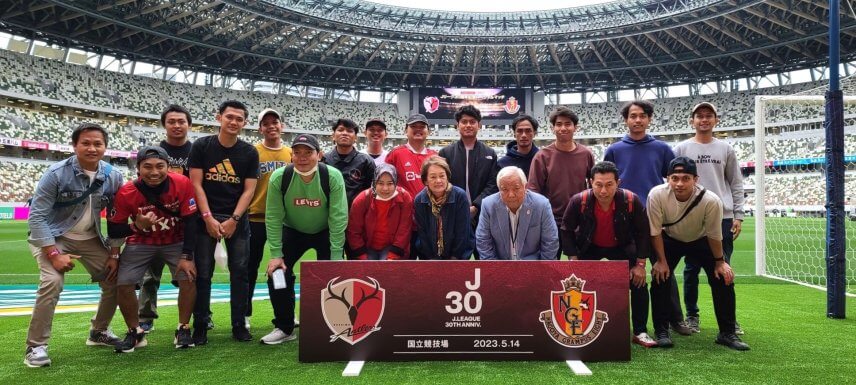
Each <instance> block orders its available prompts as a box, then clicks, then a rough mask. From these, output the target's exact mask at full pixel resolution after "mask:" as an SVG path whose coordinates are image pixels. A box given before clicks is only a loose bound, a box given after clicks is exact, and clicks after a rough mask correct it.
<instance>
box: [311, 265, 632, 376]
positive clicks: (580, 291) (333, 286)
mask: <svg viewBox="0 0 856 385" xmlns="http://www.w3.org/2000/svg"><path fill="white" fill-rule="evenodd" d="M300 269H301V275H300V281H301V282H300V283H301V290H300V320H301V322H300V325H301V326H300V348H299V359H300V361H301V362H322V361H415V360H542V361H558V360H566V361H569V360H575V361H576V360H579V361H587V362H591V361H628V360H630V323H629V316H628V313H629V311H628V302H629V278H628V272H627V262H621V261H575V262H567V261H562V262H559V261H395V262H390V261H318V262H304V263H303V264H301V267H300Z"/></svg>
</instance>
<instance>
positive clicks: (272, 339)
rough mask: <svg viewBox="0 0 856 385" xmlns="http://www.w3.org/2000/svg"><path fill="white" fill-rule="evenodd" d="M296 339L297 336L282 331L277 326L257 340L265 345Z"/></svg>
mask: <svg viewBox="0 0 856 385" xmlns="http://www.w3.org/2000/svg"><path fill="white" fill-rule="evenodd" d="M296 339H297V336H296V335H294V333H292V334H286V333H285V332H284V331H282V330H280V329H279V328H274V329H273V331H272V332H270V333H268V335H266V336H264V337H262V339H261V340H259V342H261V343H263V344H265V345H277V344H281V343H283V342H286V341H294V340H296Z"/></svg>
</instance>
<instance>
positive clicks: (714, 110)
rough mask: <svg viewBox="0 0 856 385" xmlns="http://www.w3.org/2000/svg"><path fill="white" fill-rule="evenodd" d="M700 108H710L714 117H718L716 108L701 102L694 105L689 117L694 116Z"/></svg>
mask: <svg viewBox="0 0 856 385" xmlns="http://www.w3.org/2000/svg"><path fill="white" fill-rule="evenodd" d="M702 107H707V108H710V109H711V110H712V111H713V114H714V115H715V116H719V113H718V112H717V111H716V106H714V105H713V103H709V102H701V103H699V104H696V105H695V107H693V109H692V111H691V112H690V116H693V115H695V113H696V111H697V110H698V109H699V108H702Z"/></svg>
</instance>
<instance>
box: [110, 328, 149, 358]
mask: <svg viewBox="0 0 856 385" xmlns="http://www.w3.org/2000/svg"><path fill="white" fill-rule="evenodd" d="M148 344H149V342H148V340H146V333H142V332H140V333H137V330H136V329H129V330H128V333H127V334H125V339H124V340H123V341H120V342H118V343H116V348H115V351H116V353H131V352H133V351H134V348H141V347H143V346H146V345H148Z"/></svg>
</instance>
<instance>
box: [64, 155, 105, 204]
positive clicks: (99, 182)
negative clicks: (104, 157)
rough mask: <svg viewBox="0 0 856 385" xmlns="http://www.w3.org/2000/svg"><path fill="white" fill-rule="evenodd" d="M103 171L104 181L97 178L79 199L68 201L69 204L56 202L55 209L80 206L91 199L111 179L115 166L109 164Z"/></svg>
mask: <svg viewBox="0 0 856 385" xmlns="http://www.w3.org/2000/svg"><path fill="white" fill-rule="evenodd" d="M103 171H104V179H103V180H101V179H98V178H95V180H94V181H92V183H90V184H89V188H88V189H86V191H84V192H83V194H81V195H80V196H79V197H77V198H74V199H72V200H70V201H67V202H54V205H53V208H55V209H59V208H63V207H69V206H74V205H76V204H79V203H80V202H83V201H84V200H86V199H87V198H89V196H90V195H92V193H94V192H95V190H98V189H100V188H101V186H103V185H104V181H106V180H107V178H109V177H110V173H111V172H112V171H113V166H112V165H110V164H109V163H108V164H107V165H106V166H104V167H103Z"/></svg>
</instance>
